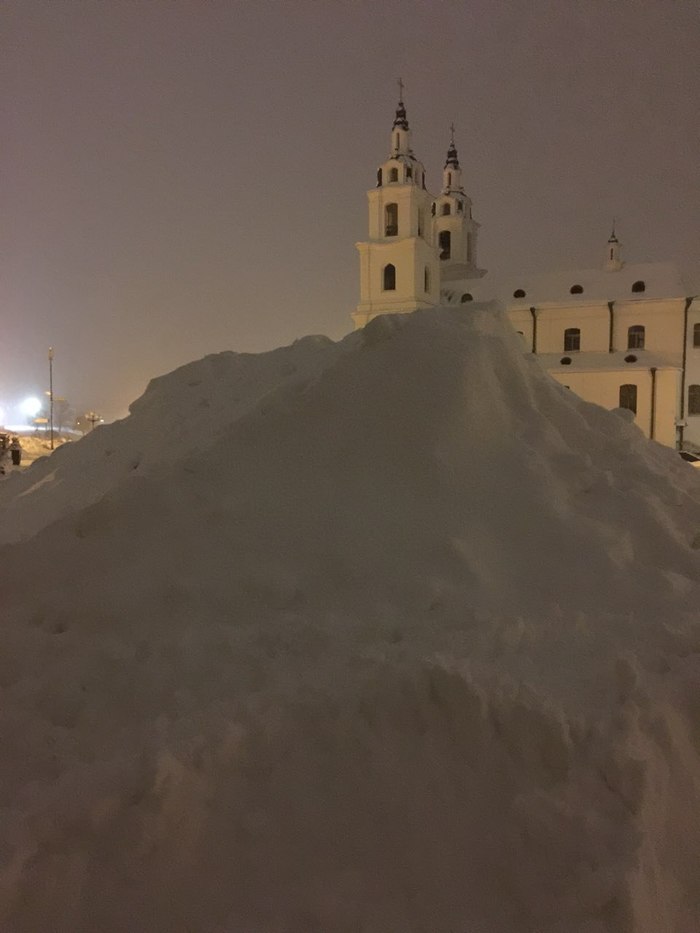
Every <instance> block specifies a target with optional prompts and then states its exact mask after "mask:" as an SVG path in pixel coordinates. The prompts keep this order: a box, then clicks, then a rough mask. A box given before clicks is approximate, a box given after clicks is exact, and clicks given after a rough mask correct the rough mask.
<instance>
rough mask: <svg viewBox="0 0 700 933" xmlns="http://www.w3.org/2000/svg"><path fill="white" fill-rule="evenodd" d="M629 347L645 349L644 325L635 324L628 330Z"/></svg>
mask: <svg viewBox="0 0 700 933" xmlns="http://www.w3.org/2000/svg"><path fill="white" fill-rule="evenodd" d="M627 349H628V350H643V349H644V327H643V326H642V325H641V324H633V325H632V327H630V328H629V329H628V330H627Z"/></svg>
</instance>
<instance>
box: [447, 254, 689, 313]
mask: <svg viewBox="0 0 700 933" xmlns="http://www.w3.org/2000/svg"><path fill="white" fill-rule="evenodd" d="M637 282H642V283H644V289H643V291H636V290H635V291H633V286H634V285H635V283H637ZM575 286H578V287H580V288H581V289H582V291H581V292H580V293H575V294H572V293H571V289H572V288H573V287H575ZM446 290H447V291H449V295H448V300H449V302H450V304H452V303H455V304H458V303H459V302H460V301H461V298H462V295H464V294H471V295H472V297H473V299H474V301H484V300H486V299H488V298H498V299H499V300H500V301H502V302H503V303H504V304H506V305H507V306H508V307H509V308H513V307H514V306H516V307H517V305H522V306H523V307H527V308H529V307H531V306H533V305H534V306H538V305H542V304H563V303H565V304H569V303H576V304H587V303H589V302H591V301H593V302H608V301H634V300H640V301H644V300H649V299H662V298H685V297H687V296H688V294H689V293H688V290H687V287H686V286H685V285H684V284H683V280H682V278H681V275H680V272H679V270H678V268H677V266H676V265H675V264H674V263H672V262H643V263H633V264H627V263H625V264H623V266H622V268H620V269H617V270H614V271H608V270H606V269H602V268H601V269H574V270H572V271H568V272H566V271H565V272H548V273H543V274H539V275H520V276H508V278H502V279H500V280H497V279H496V278H495V277H494V276H491V275H488V274H487V275H485V276H484V277H483V278H482V279H466V280H463V281H461V282H451V283H449V288H448V289H447V288H446ZM520 291H522V292H524V295H517V296H516V294H515V293H516V292H520Z"/></svg>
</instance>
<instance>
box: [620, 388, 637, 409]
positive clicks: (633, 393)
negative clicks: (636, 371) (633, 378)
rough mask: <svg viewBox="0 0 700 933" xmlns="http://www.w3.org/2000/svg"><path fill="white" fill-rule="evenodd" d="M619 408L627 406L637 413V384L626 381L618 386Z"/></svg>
mask: <svg viewBox="0 0 700 933" xmlns="http://www.w3.org/2000/svg"><path fill="white" fill-rule="evenodd" d="M620 408H627V409H628V410H629V411H633V412H634V413H635V415H636V414H637V386H636V385H631V384H629V383H627V384H626V385H623V386H620Z"/></svg>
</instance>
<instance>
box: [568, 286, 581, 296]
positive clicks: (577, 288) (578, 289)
mask: <svg viewBox="0 0 700 933" xmlns="http://www.w3.org/2000/svg"><path fill="white" fill-rule="evenodd" d="M569 291H570V292H571V294H572V295H582V294H583V285H572V286H571V288H570V289H569Z"/></svg>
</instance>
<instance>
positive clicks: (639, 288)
mask: <svg viewBox="0 0 700 933" xmlns="http://www.w3.org/2000/svg"><path fill="white" fill-rule="evenodd" d="M646 290H647V287H646V284H645V283H644V282H642V280H641V279H640V280H639V281H638V282H635V283H634V284H633V285H632V291H633V292H645V291H646Z"/></svg>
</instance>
